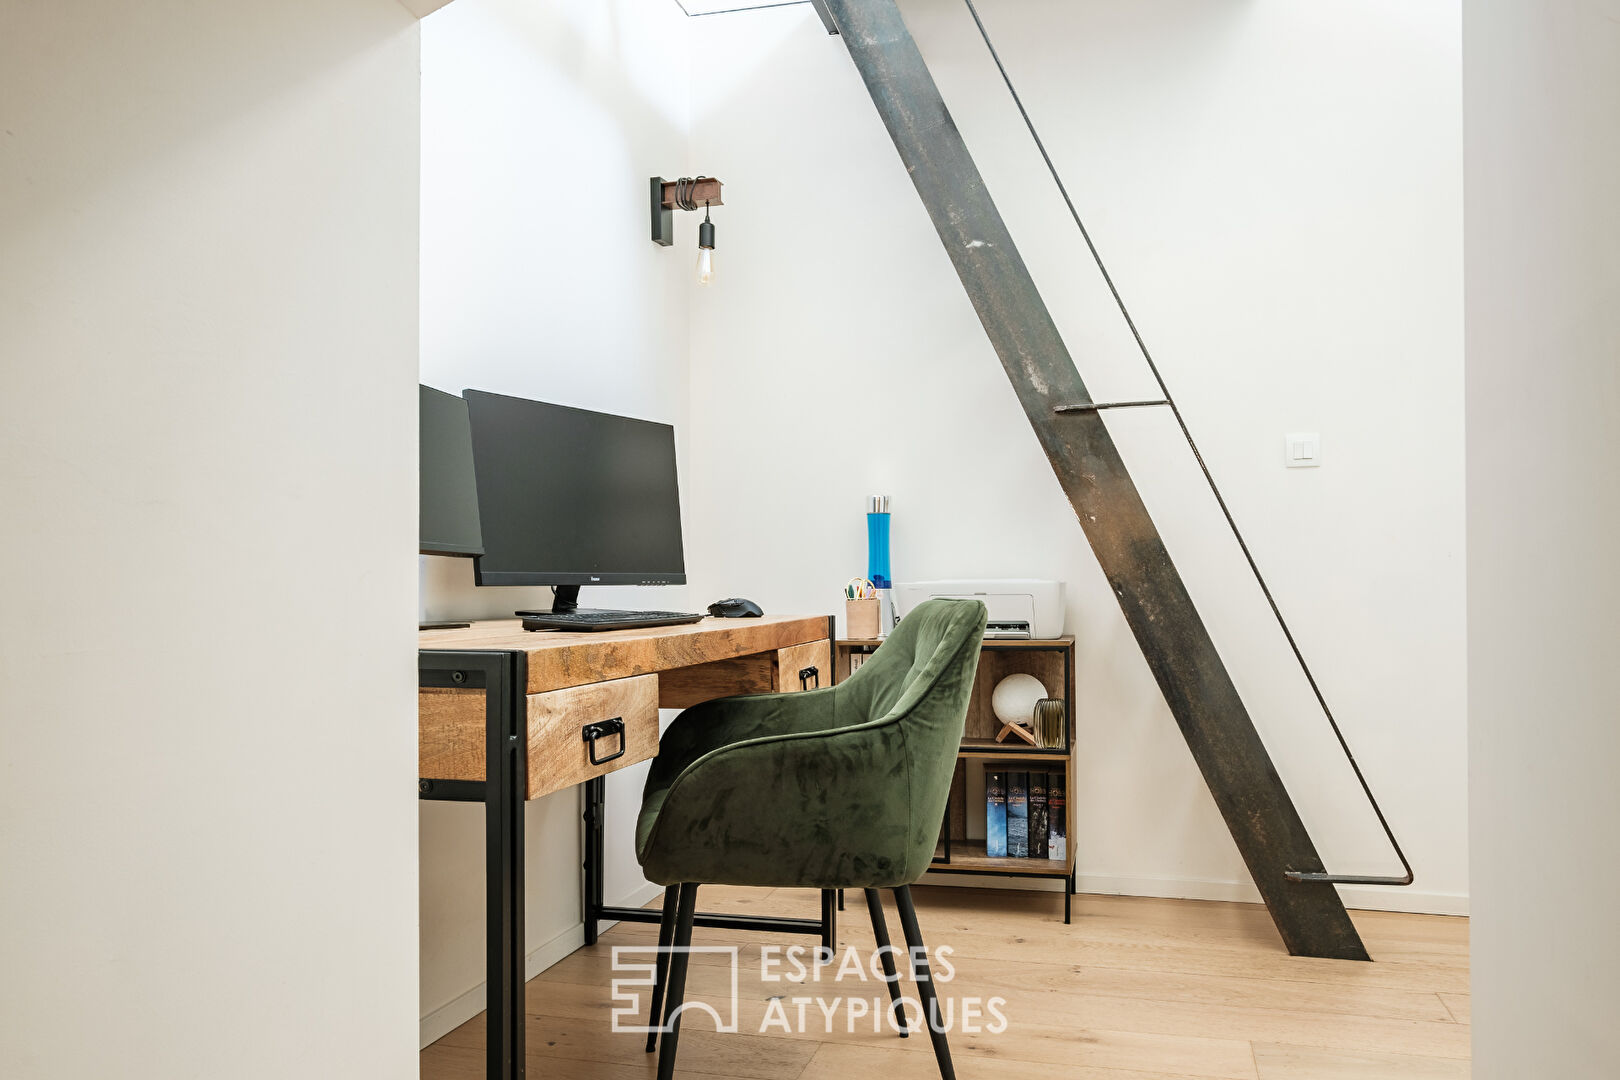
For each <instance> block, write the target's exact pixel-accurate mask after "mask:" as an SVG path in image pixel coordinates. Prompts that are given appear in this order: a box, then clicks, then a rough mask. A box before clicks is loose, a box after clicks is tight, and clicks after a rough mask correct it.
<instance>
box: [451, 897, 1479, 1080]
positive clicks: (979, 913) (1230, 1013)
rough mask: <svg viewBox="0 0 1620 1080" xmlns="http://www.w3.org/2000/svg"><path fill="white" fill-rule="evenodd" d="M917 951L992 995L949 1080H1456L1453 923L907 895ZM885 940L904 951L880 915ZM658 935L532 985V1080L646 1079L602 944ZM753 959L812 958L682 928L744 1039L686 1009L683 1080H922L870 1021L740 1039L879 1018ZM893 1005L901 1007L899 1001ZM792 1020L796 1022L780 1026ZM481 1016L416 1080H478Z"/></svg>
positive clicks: (1212, 906) (581, 955) (827, 982)
mask: <svg viewBox="0 0 1620 1080" xmlns="http://www.w3.org/2000/svg"><path fill="white" fill-rule="evenodd" d="M914 895H915V897H916V901H917V908H918V918H919V921H920V923H921V924H922V931H923V936H924V938H925V939H926V940H927V942H928V945H929V947H930V948H931V949H937V948H939V947H940V946H945V945H948V946H950V947H951V949H952V950H953V951H954V954H953V955H952V956H951V958H950V959H951V962H952V963H953V964H954V965H955V968H956V973H955V978H954V979H953V980H952V981H951V982H950V983H949V984H946V985H942V986H941V991H942V993H943V994H944V995H946V996H947V997H951V998H955V999H956V1000H957V1001H960V1000H961V999H963V998H966V997H969V996H977V997H982V998H990V997H993V996H1000V997H1002V998H1005V999H1006V1002H1007V1004H1006V1005H1005V1006H1003V1007H1002V1009H1003V1011H1004V1012H1005V1013H1006V1015H1007V1018H1008V1023H1009V1026H1008V1028H1007V1030H1006V1031H1005V1032H1003V1033H1001V1034H999V1035H994V1034H989V1033H982V1034H977V1035H969V1034H961V1033H953V1034H952V1036H951V1050H952V1052H953V1054H954V1056H955V1059H956V1070H957V1075H958V1076H959V1077H961V1078H962V1080H979V1078H990V1077H995V1078H1016V1080H1058V1078H1062V1080H1188V1078H1193V1077H1199V1078H1205V1077H1220V1078H1226V1080H1462V1078H1466V1077H1467V1076H1468V1071H1469V1067H1468V1052H1469V1051H1468V1033H1469V1029H1468V921H1467V920H1466V919H1458V918H1445V917H1440V916H1430V915H1399V914H1390V913H1385V912H1356V913H1354V916H1355V921H1356V925H1357V926H1358V928H1359V929H1360V930H1361V933H1362V935H1363V938H1364V939H1365V940H1366V943H1367V947H1368V949H1369V950H1370V951H1371V952H1372V954H1373V956H1374V958H1375V962H1374V963H1370V964H1366V963H1354V962H1348V961H1337V960H1313V959H1303V958H1297V957H1290V956H1288V955H1287V954H1286V953H1285V952H1284V951H1283V948H1282V945H1281V943H1280V941H1279V940H1278V938H1277V935H1276V932H1275V930H1273V929H1272V926H1271V923H1270V920H1269V919H1268V918H1267V916H1266V913H1265V909H1264V908H1261V907H1259V906H1256V905H1249V904H1216V903H1202V902H1195V901H1183V900H1152V899H1141V898H1133V897H1109V896H1077V897H1075V898H1074V900H1075V903H1074V923H1073V925H1071V926H1064V925H1063V921H1062V900H1061V897H1059V896H1057V895H1055V894H1047V893H1020V892H1012V891H1001V890H977V889H974V890H968V889H955V888H950V889H947V888H922V887H919V888H917V889H915V890H914ZM849 899H850V901H851V903H850V905H849V909H848V910H847V911H845V912H843V913H842V921H841V922H840V924H839V939H840V944H841V947H842V946H846V945H853V946H855V947H857V948H858V949H860V950H861V955H862V956H864V957H870V950H871V949H872V947H873V941H872V933H871V926H870V923H869V922H868V920H867V917H866V908H865V904H864V903H862V902H861V900H860V894H859V893H851V894H849ZM699 907H700V908H701V909H703V910H731V911H746V912H758V913H770V914H783V915H799V916H804V917H808V918H813V917H815V914H816V908H817V901H816V897H815V894H814V893H811V892H805V891H788V890H776V891H772V890H767V889H732V888H724V887H718V886H712V887H706V888H705V889H704V890H703V891H702V892H700V893H699ZM888 915H889V926H890V934H891V936H892V937H893V938H895V939H896V940H899V937H900V920H899V915H898V913H897V912H896V911H895V910H894V908H893V904H892V898H890V906H889V910H888ZM656 931H657V928H656V926H650V925H647V926H642V925H638V926H630V925H622V926H620V927H617V928H615V929H614V930H612V931H610V932H608V933H606V934H604V935H603V936H602V940H601V941H600V942H599V943H598V944H597V945H595V946H593V947H591V948H587V949H581V950H580V951H579V952H576V953H575V954H573V955H572V956H570V957H568V958H567V959H566V960H563V961H562V962H561V963H559V964H557V965H555V966H554V967H552V968H550V969H549V970H547V971H546V972H544V973H543V974H541V975H540V976H539V977H538V978H536V979H534V980H533V981H532V982H530V983H529V987H528V1012H529V1030H528V1074H529V1076H530V1078H531V1080H648V1078H650V1077H652V1076H653V1075H654V1072H655V1069H654V1059H655V1055H650V1054H647V1053H645V1052H644V1051H643V1044H644V1041H645V1040H644V1036H640V1035H633V1034H620V1035H615V1034H613V1033H612V1032H611V1030H610V1009H611V1007H612V1003H611V991H610V989H609V983H610V980H611V978H612V970H611V949H612V947H613V946H614V945H634V944H645V943H650V942H652V941H653V940H654V939H655V937H656ZM764 943H777V944H806V943H810V944H813V939H811V938H808V937H771V936H767V935H761V934H733V933H728V932H725V931H718V930H707V931H705V930H701V929H700V930H699V931H698V932H697V934H696V935H695V937H694V940H693V944H694V945H730V944H738V945H741V946H742V950H741V955H742V964H741V975H740V1014H741V1015H740V1025H739V1032H738V1033H737V1034H721V1033H718V1032H716V1031H714V1030H713V1025H712V1022H710V1021H709V1019H708V1017H707V1016H704V1015H702V1014H700V1013H686V1014H685V1015H684V1017H683V1021H682V1024H683V1027H682V1031H681V1039H680V1068H679V1069H678V1070H677V1075H678V1076H679V1077H681V1078H682V1080H864V1078H867V1077H879V1078H882V1080H933V1078H935V1077H937V1076H938V1073H937V1072H936V1071H935V1067H934V1060H933V1055H932V1053H931V1052H930V1048H929V1042H928V1039H927V1037H926V1033H922V1032H918V1033H914V1034H913V1035H912V1036H911V1037H910V1038H907V1039H903V1040H902V1039H900V1038H898V1037H896V1036H895V1035H894V1034H893V1033H874V1031H873V1028H872V1023H871V1019H870V1016H867V1017H863V1018H861V1019H859V1020H857V1021H856V1022H855V1032H854V1033H853V1034H851V1033H850V1032H849V1031H848V1024H849V1019H848V1013H849V1010H848V1007H847V1005H845V1006H842V1007H841V1008H840V1011H839V1012H838V1013H836V1014H835V1016H834V1021H833V1027H832V1030H831V1031H830V1032H829V1031H828V1030H827V1023H826V1021H825V1019H823V1017H822V1014H821V1013H820V1012H818V1011H817V1010H816V1009H815V1008H814V1007H811V1008H810V1009H809V1011H808V1015H807V1018H806V1019H807V1021H808V1029H809V1030H807V1031H805V1032H803V1033H797V1034H793V1035H787V1034H783V1033H781V1031H780V1028H779V1027H778V1028H777V1029H776V1030H775V1031H774V1032H773V1033H771V1034H765V1035H761V1034H757V1032H758V1031H759V1030H760V1027H761V1023H762V1022H763V1021H764V1019H765V1018H766V1015H767V1009H768V1008H769V1007H770V1006H769V1004H768V999H769V998H770V997H771V996H772V995H786V996H788V997H789V998H790V999H791V998H792V997H793V996H805V995H806V994H811V995H814V996H816V997H819V998H821V999H823V1000H824V1001H827V1002H831V1001H832V999H834V998H839V997H841V998H843V999H845V1000H846V1001H847V1000H848V999H851V998H862V999H866V1000H867V1001H869V1002H870V1006H869V1007H870V1008H872V1009H881V1008H882V1007H883V1003H884V1002H885V1001H886V993H887V991H886V990H885V988H884V987H883V986H882V984H881V983H877V982H876V981H875V980H872V979H870V978H869V979H868V980H867V981H865V982H861V981H860V980H858V979H857V978H856V977H855V976H854V975H852V974H846V975H845V976H844V977H843V979H841V980H835V979H834V972H833V971H832V970H831V969H824V970H823V972H822V977H821V980H820V982H819V984H815V985H813V986H812V987H811V988H809V989H806V988H805V987H802V986H793V985H791V984H790V985H783V984H780V983H776V984H769V983H765V982H763V981H762V980H761V978H760V963H759V960H760V946H761V944H764ZM729 972H730V968H729V961H728V960H727V959H725V958H724V957H721V956H716V955H710V956H696V957H694V958H693V960H692V965H691V972H690V974H689V976H688V984H687V985H688V993H687V997H688V1000H694V999H697V1000H707V1001H710V1002H715V1003H718V1002H720V1001H721V1000H722V998H723V997H727V996H729V988H730V974H729ZM903 985H904V986H905V989H906V993H907V994H908V995H914V994H915V990H914V989H913V988H912V987H911V986H910V984H909V983H905V984H903ZM789 1016H790V1017H793V1019H794V1021H795V1023H796V1022H797V1017H796V1016H795V1015H794V1013H793V1010H792V1009H791V1008H790V1009H789ZM483 1037H484V1033H483V1017H481V1016H480V1017H478V1018H476V1019H474V1020H471V1021H469V1022H468V1023H466V1024H464V1025H463V1026H462V1027H460V1028H458V1029H456V1030H455V1031H453V1032H451V1033H450V1034H449V1035H446V1036H445V1037H444V1038H443V1039H441V1040H439V1041H438V1042H437V1043H434V1044H433V1045H432V1046H430V1047H428V1048H427V1049H425V1050H423V1051H422V1059H421V1060H422V1077H423V1078H424V1080H476V1078H479V1077H482V1076H483V1075H484V1072H483V1068H484V1060H483Z"/></svg>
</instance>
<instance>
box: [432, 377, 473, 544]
mask: <svg viewBox="0 0 1620 1080" xmlns="http://www.w3.org/2000/svg"><path fill="white" fill-rule="evenodd" d="M419 406H420V408H419V413H418V418H419V420H420V422H421V433H422V435H421V438H422V441H421V448H422V449H421V504H420V505H421V519H420V528H419V529H418V530H417V537H418V540H419V541H420V544H419V550H420V551H421V552H422V554H424V555H481V554H483V552H484V541H483V538H482V536H480V534H479V530H478V492H477V490H476V489H475V488H474V486H473V483H474V481H473V456H472V432H471V431H469V430H468V428H467V403H466V402H465V401H462V400H461V399H460V398H458V397H457V396H456V395H454V394H446V393H445V392H444V391H443V390H435V389H433V387H431V386H424V387H422V388H421V392H420V396H419Z"/></svg>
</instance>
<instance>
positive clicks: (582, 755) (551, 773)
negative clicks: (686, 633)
mask: <svg viewBox="0 0 1620 1080" xmlns="http://www.w3.org/2000/svg"><path fill="white" fill-rule="evenodd" d="M621 724H622V733H621V732H620V731H618V730H603V729H608V728H613V729H617V728H618V727H619V725H621ZM587 728H594V729H597V730H598V732H599V733H598V734H597V737H596V739H595V741H594V742H592V741H591V740H588V739H586V738H584V737H583V735H582V734H581V733H582V732H584V731H585V730H586V729H587ZM621 751H622V752H621ZM593 752H594V754H595V756H596V763H595V764H592V762H591V756H592V753H593ZM656 753H658V676H657V675H637V676H634V677H632V678H629V679H614V680H613V681H611V682H602V683H590V684H588V685H586V686H570V687H568V688H567V689H566V690H550V691H547V692H546V693H544V694H530V695H529V795H528V797H529V798H531V799H538V798H539V797H540V796H542V795H549V794H550V793H551V792H553V791H560V790H561V789H563V788H565V787H572V786H573V785H575V784H578V783H581V782H582V781H585V780H589V779H591V778H592V777H597V776H605V775H606V774H608V773H610V772H614V771H615V770H618V769H622V768H624V767H625V766H626V765H634V764H635V763H636V762H638V761H646V760H647V759H648V758H650V757H652V756H653V755H654V754H656Z"/></svg>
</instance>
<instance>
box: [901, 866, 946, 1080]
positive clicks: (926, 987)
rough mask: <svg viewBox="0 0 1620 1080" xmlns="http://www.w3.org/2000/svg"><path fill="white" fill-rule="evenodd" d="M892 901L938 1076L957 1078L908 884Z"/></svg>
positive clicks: (941, 1077) (942, 1078)
mask: <svg viewBox="0 0 1620 1080" xmlns="http://www.w3.org/2000/svg"><path fill="white" fill-rule="evenodd" d="M894 899H895V902H896V903H897V904H898V905H899V907H900V927H901V929H902V930H904V931H905V935H906V947H907V948H908V949H909V950H910V952H911V973H912V977H913V978H914V979H915V980H916V983H917V997H918V999H919V1001H920V1002H921V1004H922V1011H923V1022H924V1023H926V1024H927V1025H928V1037H929V1039H930V1040H932V1041H933V1044H934V1060H935V1061H937V1062H938V1063H939V1075H940V1080H956V1069H955V1068H954V1067H953V1066H952V1065H951V1046H950V1043H949V1042H948V1041H946V1038H945V1020H944V1017H943V1016H942V1015H941V1013H940V1009H939V994H938V993H936V992H935V989H934V979H933V976H932V974H931V973H930V972H929V969H928V950H927V947H926V946H925V945H923V939H922V930H921V929H920V928H918V926H917V909H916V908H914V907H912V905H911V886H910V885H902V886H900V887H899V888H898V889H896V890H894Z"/></svg>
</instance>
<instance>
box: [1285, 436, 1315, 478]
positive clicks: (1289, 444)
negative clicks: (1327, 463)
mask: <svg viewBox="0 0 1620 1080" xmlns="http://www.w3.org/2000/svg"><path fill="white" fill-rule="evenodd" d="M1283 441H1284V444H1285V446H1286V450H1285V452H1284V461H1283V463H1284V464H1286V465H1287V466H1288V467H1289V468H1290V469H1314V468H1316V467H1317V466H1318V465H1320V464H1322V436H1320V435H1318V434H1317V433H1316V432H1314V431H1296V432H1294V433H1292V434H1290V435H1285V436H1283Z"/></svg>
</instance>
